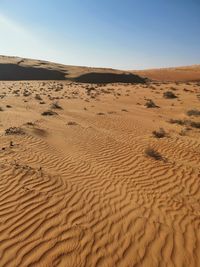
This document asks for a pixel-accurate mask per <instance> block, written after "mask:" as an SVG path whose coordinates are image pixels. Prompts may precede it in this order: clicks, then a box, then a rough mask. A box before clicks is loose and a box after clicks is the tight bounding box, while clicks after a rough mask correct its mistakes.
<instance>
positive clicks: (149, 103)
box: [145, 99, 159, 108]
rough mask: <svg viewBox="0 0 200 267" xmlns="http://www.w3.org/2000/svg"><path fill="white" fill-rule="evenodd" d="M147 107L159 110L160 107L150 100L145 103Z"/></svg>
mask: <svg viewBox="0 0 200 267" xmlns="http://www.w3.org/2000/svg"><path fill="white" fill-rule="evenodd" d="M145 106H146V107H147V108H159V106H157V105H156V104H155V103H154V102H153V100H152V99H148V100H147V102H146V103H145Z"/></svg>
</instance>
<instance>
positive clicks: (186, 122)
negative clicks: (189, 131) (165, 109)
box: [169, 119, 200, 129]
mask: <svg viewBox="0 0 200 267" xmlns="http://www.w3.org/2000/svg"><path fill="white" fill-rule="evenodd" d="M169 122H170V123H172V124H174V123H175V124H178V125H181V126H183V125H186V126H191V127H193V128H197V129H200V122H196V121H191V120H175V119H170V121H169Z"/></svg>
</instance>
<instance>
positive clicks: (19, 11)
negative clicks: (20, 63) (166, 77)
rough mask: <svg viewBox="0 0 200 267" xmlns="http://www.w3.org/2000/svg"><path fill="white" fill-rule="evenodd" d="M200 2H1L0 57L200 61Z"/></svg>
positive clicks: (157, 64) (112, 64)
mask: <svg viewBox="0 0 200 267" xmlns="http://www.w3.org/2000/svg"><path fill="white" fill-rule="evenodd" d="M199 13H200V3H199V2H198V1H197V0H192V1H186V0H185V1H180V0H175V1H172V0H169V1H167V3H166V1H164V0H153V1H151V2H149V1H146V0H142V1H140V2H138V1H131V0H125V1H123V2H122V1H118V0H117V1H114V0H110V1H105V0H103V1H98V2H97V1H92V0H86V1H84V2H83V1H80V0H75V1H71V0H69V1H63V0H59V1H56V2H55V1H53V0H50V1H46V0H45V1H42V3H41V2H39V0H35V1H29V2H27V1H25V0H18V1H15V3H13V2H12V3H11V1H10V2H9V1H5V0H2V1H1V3H0V36H1V42H0V54H1V55H5V56H17V57H24V58H33V59H39V60H47V61H52V62H56V63H61V64H66V65H78V66H89V67H107V68H115V69H126V70H131V69H133V70H134V69H148V68H161V67H175V66H186V65H195V64H199V63H200V35H199V26H200V25H199V24H200V23H199V21H200V19H199Z"/></svg>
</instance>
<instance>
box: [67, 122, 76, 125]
mask: <svg viewBox="0 0 200 267" xmlns="http://www.w3.org/2000/svg"><path fill="white" fill-rule="evenodd" d="M67 125H77V123H76V122H75V121H69V122H68V123H67Z"/></svg>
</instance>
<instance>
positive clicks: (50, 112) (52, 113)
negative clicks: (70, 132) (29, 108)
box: [42, 110, 57, 116]
mask: <svg viewBox="0 0 200 267" xmlns="http://www.w3.org/2000/svg"><path fill="white" fill-rule="evenodd" d="M53 115H57V113H56V112H55V111H52V110H47V111H44V112H42V116H53Z"/></svg>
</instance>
